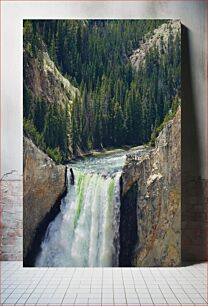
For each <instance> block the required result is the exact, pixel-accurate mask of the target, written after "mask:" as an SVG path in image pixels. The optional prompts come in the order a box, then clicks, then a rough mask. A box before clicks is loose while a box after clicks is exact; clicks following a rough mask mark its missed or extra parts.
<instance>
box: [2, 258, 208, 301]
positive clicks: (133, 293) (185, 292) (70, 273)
mask: <svg viewBox="0 0 208 306" xmlns="http://www.w3.org/2000/svg"><path fill="white" fill-rule="evenodd" d="M0 265H1V300H0V304H1V305H2V304H3V305H7V306H8V305H14V304H16V305H20V304H25V305H35V304H37V305H38V304H39V305H40V304H41V305H50V304H53V305H55V304H56V305H64V304H65V305H78V304H79V305H86V304H87V305H134V306H135V305H146V306H147V305H187V304H189V305H207V271H208V270H207V264H205V263H204V264H195V265H192V266H187V267H180V268H124V269H121V268H104V269H102V268H86V269H85V268H23V267H22V262H11V261H10V262H0Z"/></svg>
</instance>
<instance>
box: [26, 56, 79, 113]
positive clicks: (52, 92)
mask: <svg viewBox="0 0 208 306" xmlns="http://www.w3.org/2000/svg"><path fill="white" fill-rule="evenodd" d="M23 56H24V61H23V62H24V66H23V67H24V81H25V84H26V85H27V87H28V88H29V89H30V90H31V91H32V93H33V96H39V97H42V98H44V99H45V100H46V101H47V102H48V103H59V104H60V105H62V106H63V107H65V106H66V105H68V104H69V103H71V102H72V99H73V98H74V97H75V94H76V93H77V94H79V90H78V89H77V88H76V87H74V86H73V85H72V84H71V83H70V82H69V80H67V79H66V78H65V77H64V76H63V75H62V74H61V73H60V72H59V70H58V68H57V67H56V65H55V64H54V62H53V61H52V60H51V59H50V57H49V55H48V53H47V52H46V50H45V52H44V51H39V52H37V55H36V56H34V55H33V54H31V53H30V52H29V51H28V50H27V51H26V50H24V53H23Z"/></svg>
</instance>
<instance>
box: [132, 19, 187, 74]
mask: <svg viewBox="0 0 208 306" xmlns="http://www.w3.org/2000/svg"><path fill="white" fill-rule="evenodd" d="M180 30H181V23H180V21H179V20H170V21H169V22H165V23H163V24H162V25H161V26H160V27H158V28H157V29H155V30H154V31H153V32H152V33H151V32H148V34H147V35H146V36H145V37H144V40H143V41H141V42H140V47H139V48H138V49H136V50H134V51H133V54H132V55H131V56H130V61H131V64H132V66H133V67H134V68H135V69H136V70H139V68H141V66H143V65H144V64H145V57H146V54H147V53H148V52H149V51H150V50H151V49H153V48H156V49H158V50H159V51H160V52H161V53H166V52H167V47H168V40H169V38H170V36H172V38H173V40H175V38H176V35H177V34H179V33H180Z"/></svg>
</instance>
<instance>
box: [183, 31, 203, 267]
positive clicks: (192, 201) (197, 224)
mask: <svg viewBox="0 0 208 306" xmlns="http://www.w3.org/2000/svg"><path fill="white" fill-rule="evenodd" d="M181 34H182V36H181V39H182V48H181V49H182V54H181V56H182V58H181V63H182V67H181V77H182V80H181V81H182V120H181V122H182V127H181V129H182V135H181V140H182V141H181V142H182V143H181V171H182V177H181V189H182V190H181V197H182V198H181V200H182V202H181V203H182V204H181V223H182V224H181V256H182V263H183V264H184V263H188V262H196V261H197V262H199V261H204V260H208V250H207V232H208V216H207V211H208V209H207V204H208V203H207V200H208V198H207V197H206V194H207V192H206V190H207V191H208V182H207V180H203V179H202V178H201V173H200V169H201V167H200V166H201V163H202V160H201V152H200V148H199V142H198V139H199V137H200V135H199V131H198V125H197V119H196V110H195V108H196V107H197V102H198V101H195V97H196V95H195V96H194V94H193V85H194V84H193V79H192V73H193V72H192V71H191V68H192V67H191V57H190V40H189V35H190V32H189V30H188V29H187V28H186V27H185V26H183V25H182V33H181ZM202 43H203V42H202Z"/></svg>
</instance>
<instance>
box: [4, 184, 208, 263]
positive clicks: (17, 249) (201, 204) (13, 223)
mask: <svg viewBox="0 0 208 306" xmlns="http://www.w3.org/2000/svg"><path fill="white" fill-rule="evenodd" d="M1 192H2V195H1V200H2V203H1V223H0V234H1V248H0V260H22V236H23V229H22V227H23V226H22V224H23V222H22V221H23V215H22V214H23V205H22V199H23V197H22V194H23V193H22V180H3V181H1ZM181 209H182V211H181V214H182V227H181V229H182V237H181V251H182V261H183V262H189V261H193V262H194V261H197V262H198V261H204V260H208V239H207V233H208V180H201V179H198V180H194V179H193V180H186V183H183V184H182V208H181Z"/></svg>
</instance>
